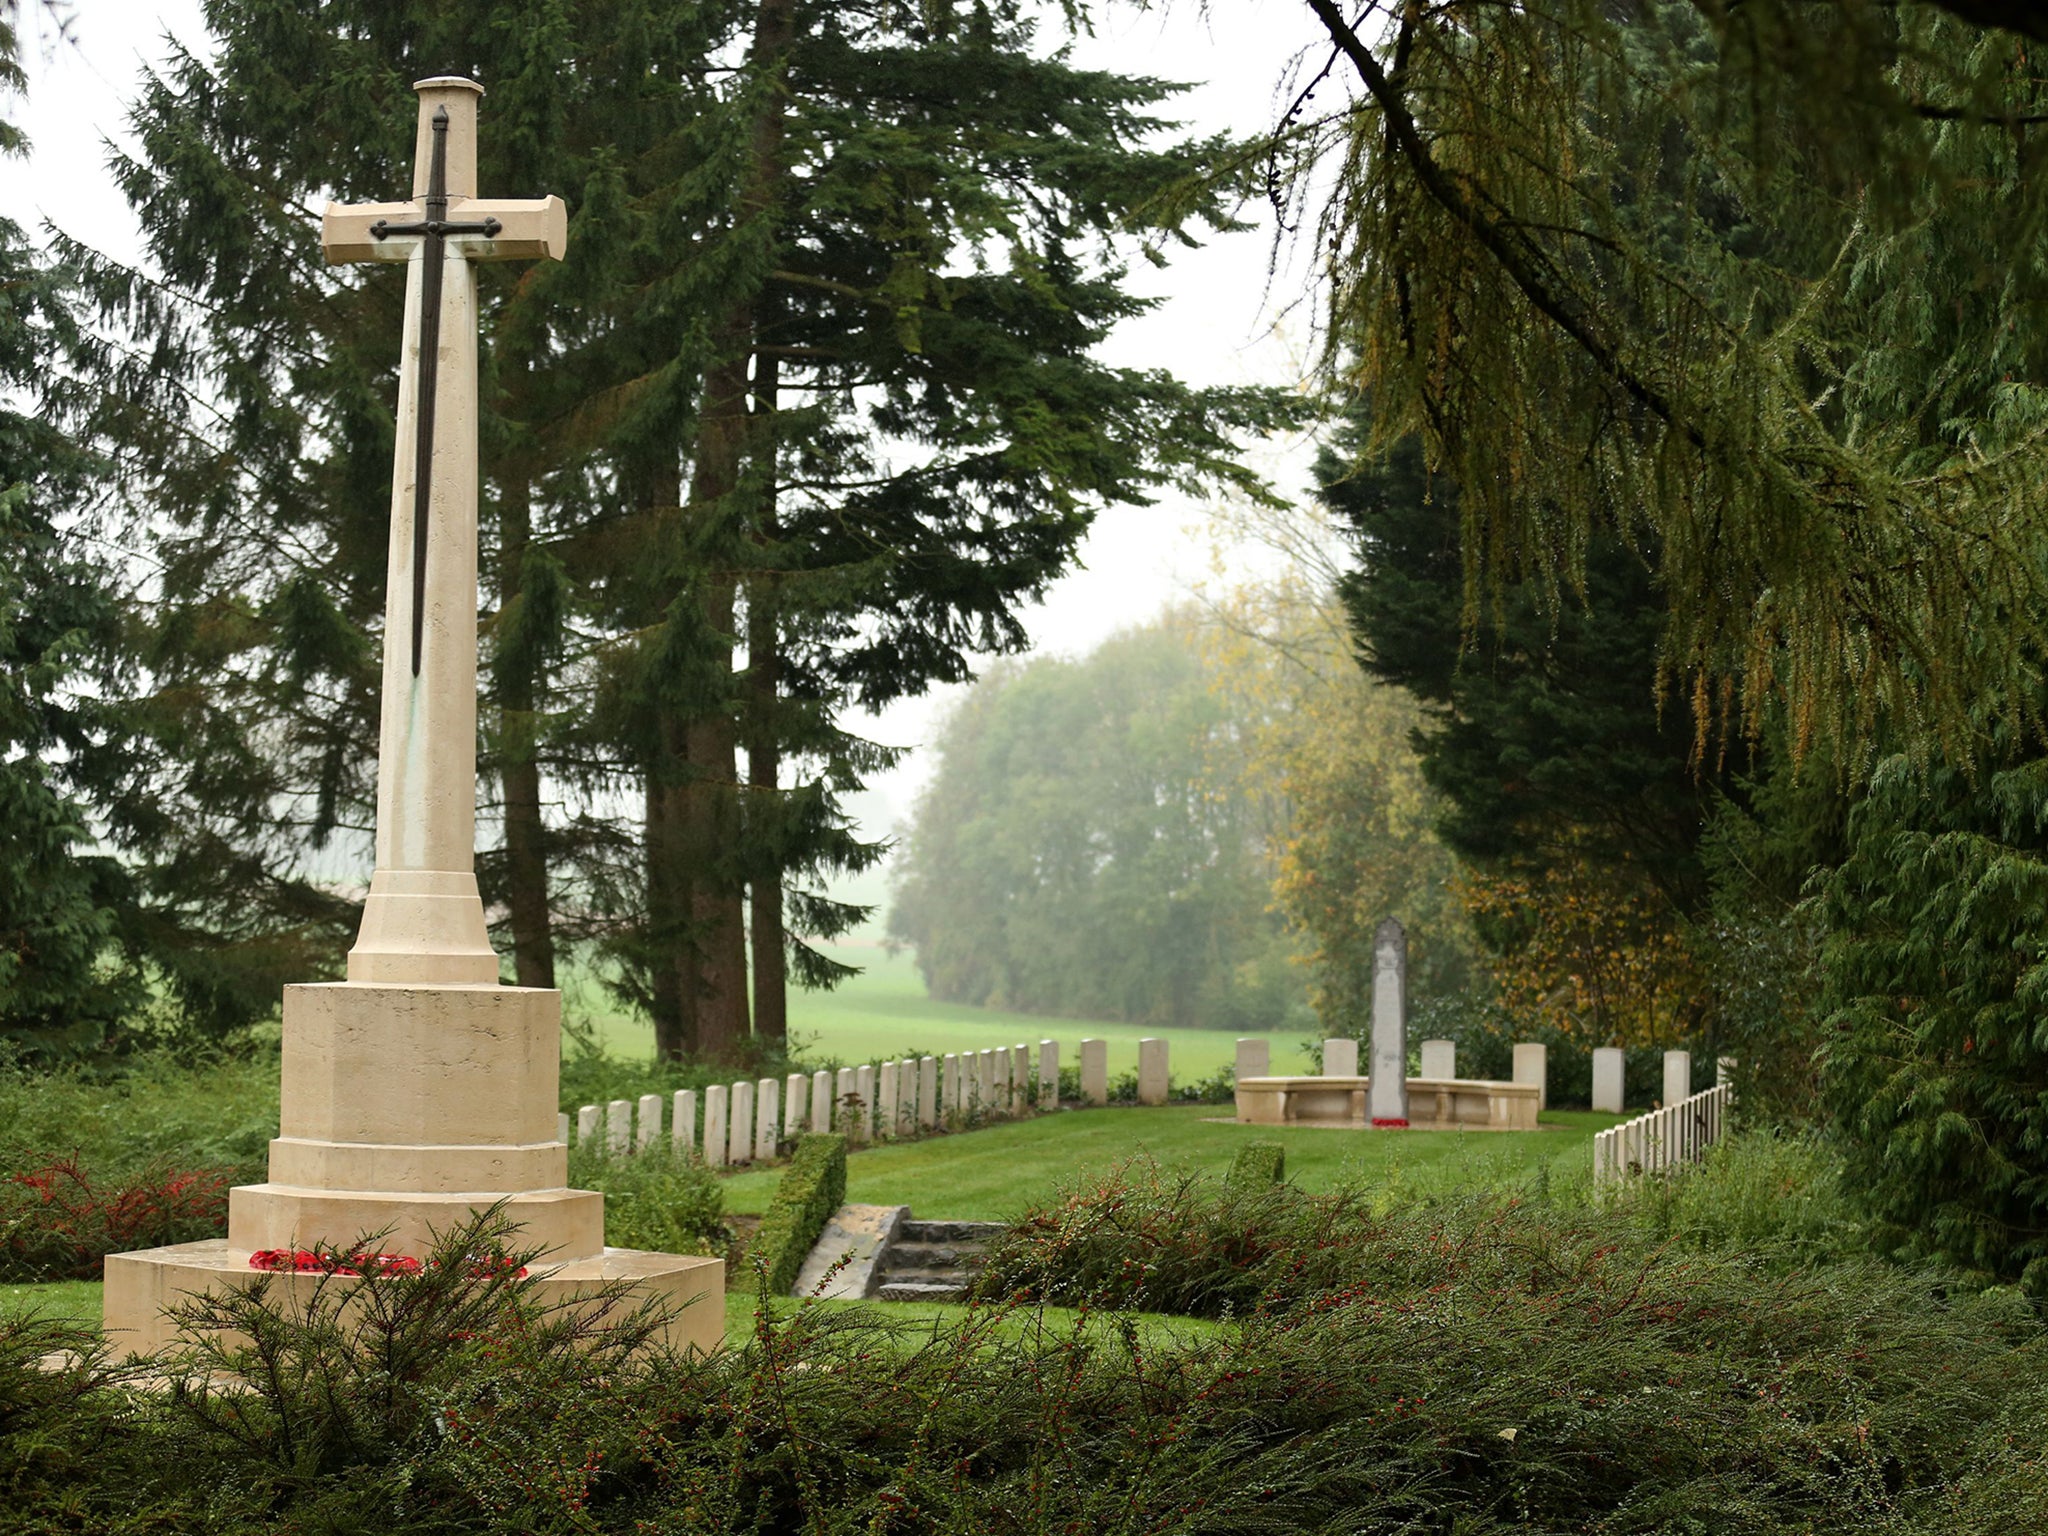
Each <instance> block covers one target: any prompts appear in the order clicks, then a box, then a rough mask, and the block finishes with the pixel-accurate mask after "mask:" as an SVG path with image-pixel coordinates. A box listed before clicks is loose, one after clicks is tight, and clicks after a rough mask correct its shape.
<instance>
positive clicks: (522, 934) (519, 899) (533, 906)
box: [498, 477, 555, 987]
mask: <svg viewBox="0 0 2048 1536" xmlns="http://www.w3.org/2000/svg"><path fill="white" fill-rule="evenodd" d="M532 540H533V506H532V502H531V500H530V487H529V486H528V485H527V483H526V481H525V479H524V478H523V477H516V478H515V480H514V482H513V483H512V484H511V485H510V486H508V488H507V492H506V497H505V521H504V554H503V564H502V565H501V567H500V577H499V593H498V611H499V612H500V613H504V612H506V611H507V610H508V609H509V608H510V607H511V605H512V603H513V601H514V599H516V598H517V597H518V596H519V592H520V575H521V571H522V570H523V568H524V565H525V560H526V549H527V545H528V544H530V543H531V542H532ZM498 693H499V707H500V709H501V710H502V712H503V715H504V716H505V719H504V720H503V728H502V729H501V730H500V731H499V733H498V735H499V740H500V742H501V743H502V748H501V750H502V752H503V759H502V762H501V763H500V766H499V781H500V783H501V784H503V786H504V799H505V907H506V911H507V912H508V913H509V914H510V916H511V920H512V970H513V975H514V978H515V979H516V980H517V981H518V983H519V985H520V986H522V987H552V986H553V985H554V984H555V933H554V927H553V925H552V923H551V921H550V919H549V915H548V848H547V827H546V825H545V824H544V823H543V822H542V820H541V811H540V755H539V752H538V750H537V748H536V746H535V743H534V740H533V732H532V729H531V724H530V722H531V718H532V715H533V706H534V695H535V688H534V680H533V679H532V678H531V677H500V678H499V679H498Z"/></svg>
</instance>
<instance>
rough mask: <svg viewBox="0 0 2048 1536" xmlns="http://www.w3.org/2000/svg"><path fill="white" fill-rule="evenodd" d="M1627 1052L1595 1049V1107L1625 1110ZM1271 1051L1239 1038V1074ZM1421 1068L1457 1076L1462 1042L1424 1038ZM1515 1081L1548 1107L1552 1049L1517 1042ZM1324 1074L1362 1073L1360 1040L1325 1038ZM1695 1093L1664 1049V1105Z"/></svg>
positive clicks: (1686, 1058)
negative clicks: (1528, 1086)
mask: <svg viewBox="0 0 2048 1536" xmlns="http://www.w3.org/2000/svg"><path fill="white" fill-rule="evenodd" d="M1625 1059H1626V1058H1625V1057H1624V1055H1623V1053H1622V1051H1621V1050H1620V1048H1619V1047H1617V1046H1600V1047H1598V1048H1597V1049H1595V1050H1594V1052H1593V1108H1594V1109H1596V1110H1602V1111H1605V1112H1606V1113H1608V1114H1614V1115H1618V1114H1621V1113H1622V1112H1623V1102H1624V1091H1623V1088H1622V1066H1623V1063H1624V1061H1625ZM1272 1060H1273V1056H1272V1050H1271V1048H1270V1047H1269V1046H1268V1045H1267V1043H1266V1042H1265V1041H1264V1040H1252V1039H1246V1040H1240V1041H1238V1042H1237V1075H1238V1076H1239V1077H1240V1078H1246V1077H1265V1076H1268V1075H1269V1074H1270V1071H1271V1066H1272ZM1421 1065H1422V1070H1421V1072H1420V1073H1419V1074H1417V1075H1418V1076H1419V1077H1422V1078H1427V1079H1430V1080H1432V1081H1443V1080H1445V1079H1451V1078H1455V1077H1457V1075H1458V1047H1457V1043H1456V1042H1455V1041H1451V1040H1425V1041H1423V1042H1422V1063H1421ZM1732 1067H1733V1062H1732V1061H1730V1060H1729V1059H1728V1058H1725V1057H1724V1058H1722V1060H1721V1061H1719V1062H1718V1063H1717V1064H1716V1078H1717V1080H1718V1081H1719V1082H1722V1083H1725V1082H1727V1081H1728V1075H1729V1072H1730V1071H1731V1069H1732ZM1514 1074H1515V1075H1514V1081H1516V1082H1518V1083H1533V1084H1535V1085H1536V1088H1537V1089H1538V1091H1539V1093H1540V1095H1541V1096H1540V1098H1539V1100H1538V1103H1539V1104H1540V1105H1541V1107H1543V1108H1545V1109H1548V1108H1549V1107H1550V1052H1549V1048H1548V1047H1546V1046H1544V1045H1541V1044H1520V1045H1517V1046H1516V1047H1515V1066H1514ZM1323 1075H1324V1076H1325V1077H1356V1076H1358V1042H1357V1041H1356V1040H1325V1041H1324V1042H1323ZM1690 1097H1692V1052H1690V1051H1666V1052H1665V1053H1664V1098H1663V1102H1664V1103H1665V1104H1677V1103H1680V1102H1681V1101H1683V1100H1685V1099H1688V1098H1690Z"/></svg>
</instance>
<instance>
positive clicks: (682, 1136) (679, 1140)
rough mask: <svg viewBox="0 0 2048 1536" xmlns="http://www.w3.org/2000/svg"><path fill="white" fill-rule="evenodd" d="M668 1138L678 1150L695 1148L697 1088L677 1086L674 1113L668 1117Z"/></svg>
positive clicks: (690, 1150) (688, 1150)
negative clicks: (669, 1122)
mask: <svg viewBox="0 0 2048 1536" xmlns="http://www.w3.org/2000/svg"><path fill="white" fill-rule="evenodd" d="M670 1120H671V1125H670V1128H669V1140H670V1142H671V1143H672V1144H673V1145H674V1147H675V1149H676V1150H677V1151H678V1152H694V1151H696V1150H697V1090H696V1089H694V1088H678V1089H677V1090H676V1098H675V1113H674V1114H673V1115H672V1116H671V1117H670Z"/></svg>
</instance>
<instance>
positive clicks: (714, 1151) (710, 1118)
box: [704, 1083, 727, 1168]
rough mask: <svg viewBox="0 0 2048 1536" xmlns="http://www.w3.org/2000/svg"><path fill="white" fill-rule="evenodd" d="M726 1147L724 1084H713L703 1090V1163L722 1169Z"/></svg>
mask: <svg viewBox="0 0 2048 1536" xmlns="http://www.w3.org/2000/svg"><path fill="white" fill-rule="evenodd" d="M726 1145H727V1142H726V1134H725V1084H723V1083H713V1084H712V1085H711V1086H710V1087H709V1088H706V1089H705V1090H704V1161H705V1162H706V1163H708V1164H709V1165H710V1166H711V1167H713V1168H723V1167H724V1166H725V1150H726Z"/></svg>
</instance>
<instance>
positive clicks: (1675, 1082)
mask: <svg viewBox="0 0 2048 1536" xmlns="http://www.w3.org/2000/svg"><path fill="white" fill-rule="evenodd" d="M1691 1097H1692V1052H1691V1051H1666V1052H1665V1053H1664V1102H1665V1104H1666V1105H1667V1106H1669V1105H1672V1104H1677V1103H1680V1102H1682V1101H1683V1100H1686V1099H1689V1098H1691Z"/></svg>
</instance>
